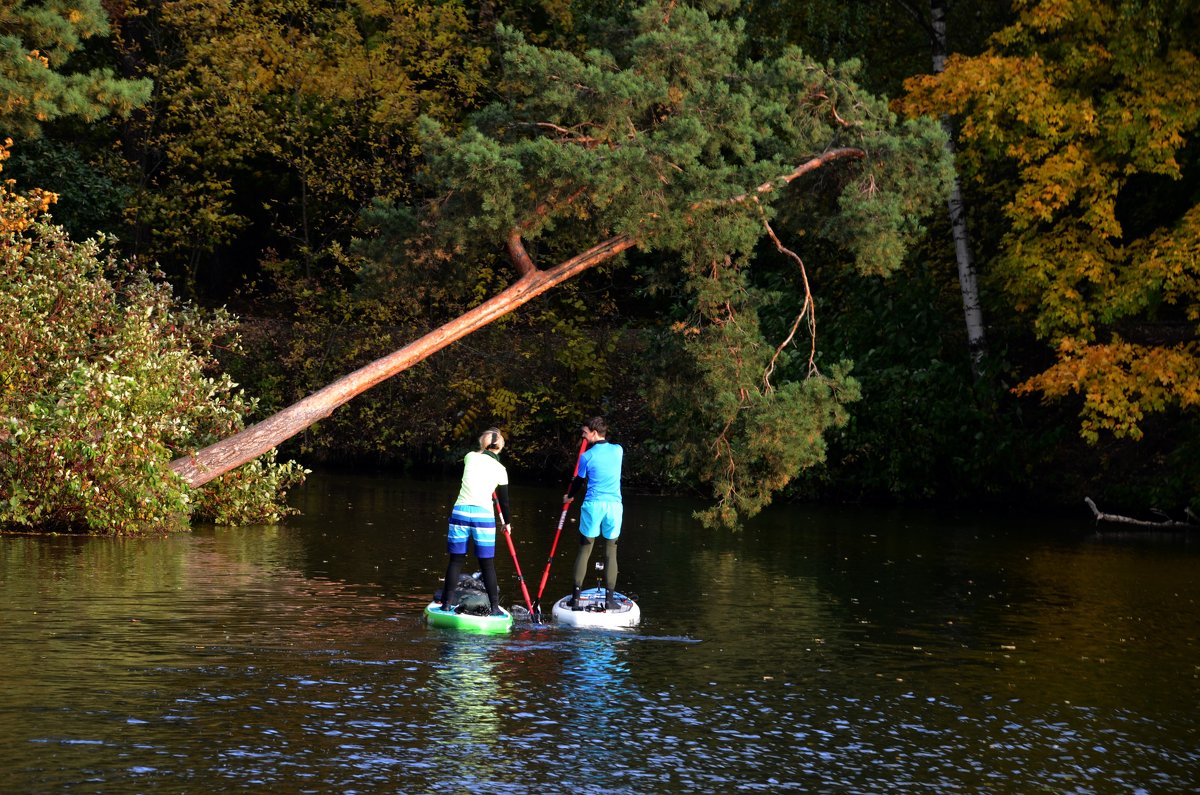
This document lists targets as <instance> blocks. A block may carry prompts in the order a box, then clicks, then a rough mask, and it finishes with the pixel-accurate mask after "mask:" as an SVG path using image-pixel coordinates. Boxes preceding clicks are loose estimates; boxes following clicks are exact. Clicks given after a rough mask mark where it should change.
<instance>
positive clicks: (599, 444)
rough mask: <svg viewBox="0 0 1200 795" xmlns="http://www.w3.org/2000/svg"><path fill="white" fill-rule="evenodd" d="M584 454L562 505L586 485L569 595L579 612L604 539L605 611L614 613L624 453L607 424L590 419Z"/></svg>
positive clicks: (598, 419) (587, 423)
mask: <svg viewBox="0 0 1200 795" xmlns="http://www.w3.org/2000/svg"><path fill="white" fill-rule="evenodd" d="M582 430H583V438H584V439H586V440H587V441H588V444H589V447H588V449H587V451H586V452H585V453H584V454H583V455H581V456H580V457H579V470H578V473H577V474H576V476H575V478H574V479H573V480H572V481H571V485H570V487H568V489H567V494H566V496H564V497H563V502H565V503H570V502H571V501H572V500H573V499H575V495H576V494H577V493H578V492H579V490H580V489H581V488H583V484H584V483H585V482H586V483H587V492H586V493H585V495H584V498H583V506H582V507H581V508H580V510H579V534H580V538H579V552H578V554H577V555H576V556H575V591H574V593H572V594H571V600H570V605H571V609H572V610H579V609H581V608H580V605H579V592H580V590H581V589H582V588H583V578H584V577H585V576H586V575H587V565H588V558H589V557H591V554H592V543H593V542H594V541H595V539H596V537H597V536H601V535H602V536H604V539H605V541H606V542H607V549H606V551H605V565H604V575H605V583H604V585H605V597H606V599H605V608H606V609H608V610H616V609H617V607H618V605H617V602H616V600H615V599H614V598H613V591H615V590H616V588H617V539H618V538H620V536H621V520H622V518H623V517H624V506H623V505H622V503H621V462H622V459H623V458H624V455H625V451H624V450H622V449H621V445H619V444H614V443H612V442H610V441H608V439H607V438H606V437H607V436H608V423H607V422H605V421H604V418H603V417H592V418H591V419H590V420H588V421H587V422H585V423H584V424H583V429H582Z"/></svg>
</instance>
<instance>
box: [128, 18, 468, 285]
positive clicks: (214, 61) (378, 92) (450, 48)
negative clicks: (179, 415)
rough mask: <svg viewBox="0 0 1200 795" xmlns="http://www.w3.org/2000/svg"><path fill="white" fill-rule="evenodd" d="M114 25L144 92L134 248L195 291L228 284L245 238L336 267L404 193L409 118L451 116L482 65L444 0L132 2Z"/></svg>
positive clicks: (281, 254) (312, 268)
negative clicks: (146, 77)
mask: <svg viewBox="0 0 1200 795" xmlns="http://www.w3.org/2000/svg"><path fill="white" fill-rule="evenodd" d="M123 25H124V28H125V30H126V32H127V33H126V41H127V47H128V49H129V51H130V53H131V56H136V57H137V58H139V59H141V60H142V61H144V62H145V63H146V69H147V71H148V73H149V74H150V75H151V77H153V79H154V81H155V89H156V90H155V99H154V102H153V103H152V105H151V108H150V113H149V115H148V117H147V119H146V122H145V126H144V129H143V132H142V142H141V147H140V148H141V150H142V154H141V162H142V164H143V166H144V169H145V172H146V189H145V190H144V192H143V193H142V194H141V196H140V197H139V198H138V203H137V206H136V213H137V223H138V225H139V228H140V229H142V230H147V231H148V232H149V235H148V236H147V240H146V242H145V244H144V249H143V251H144V253H146V254H148V255H150V256H151V257H152V258H154V259H156V260H159V261H160V262H162V263H163V266H164V267H165V268H167V269H168V272H170V273H172V275H173V276H175V277H176V280H177V281H179V282H181V283H182V284H184V286H185V287H186V288H187V289H188V290H191V291H193V292H195V291H197V290H198V289H199V287H200V286H201V285H202V284H203V283H204V282H205V281H206V278H207V277H211V276H212V275H214V274H216V275H218V276H219V277H220V278H222V279H223V280H229V281H234V280H236V278H237V276H238V275H239V274H237V273H232V274H230V273H228V272H227V271H226V270H224V269H219V270H218V264H219V263H220V262H221V261H222V259H223V258H225V257H227V256H228V251H229V249H230V248H231V247H232V246H233V245H235V244H236V243H243V241H245V242H247V243H249V244H251V245H253V246H255V248H253V249H251V252H252V254H251V256H262V257H263V258H264V259H269V260H271V261H272V266H273V268H274V270H275V271H276V272H277V273H280V274H281V277H283V278H292V277H294V276H296V275H297V274H298V275H299V276H300V277H302V278H309V277H312V276H314V275H322V274H323V272H324V271H329V270H334V269H336V267H337V262H336V259H337V256H336V255H337V250H338V247H339V245H343V244H344V243H345V242H346V240H347V239H348V237H349V230H350V228H351V227H352V225H353V223H354V221H355V219H356V217H357V214H358V213H359V212H360V211H361V210H362V209H363V208H364V207H365V206H367V205H368V204H369V202H370V201H371V200H373V199H386V198H397V197H403V196H405V195H406V193H407V190H408V180H409V178H410V176H411V172H412V168H413V165H414V163H415V161H416V159H417V157H418V156H419V148H418V146H417V143H416V140H415V136H414V131H413V126H414V124H415V121H416V119H417V117H418V116H419V115H421V114H427V115H430V116H433V117H435V118H439V119H443V120H451V119H453V118H455V117H456V116H458V115H460V114H461V112H462V108H463V107H464V106H470V105H471V104H472V103H473V102H474V101H475V96H476V95H477V94H478V93H479V92H480V91H481V90H482V89H483V75H484V73H485V71H486V69H487V66H488V63H487V58H488V51H487V49H486V48H485V47H483V46H481V45H480V44H479V43H478V42H477V41H475V39H474V33H473V28H472V26H471V21H470V20H469V18H468V16H467V10H466V8H465V6H464V4H463V3H462V2H458V1H457V0H450V1H449V2H438V3H413V2H408V1H407V0H350V2H344V3H325V2H320V1H319V0H300V1H299V2H267V3H165V4H164V3H158V2H150V1H149V0H141V1H140V2H139V1H135V2H132V3H130V4H129V5H128V7H127V8H126V9H125V16H124V17H123ZM238 259H240V260H242V268H243V272H245V271H252V270H253V269H252V268H251V267H247V265H246V263H245V259H246V257H244V256H242V257H238ZM250 264H251V265H253V263H250Z"/></svg>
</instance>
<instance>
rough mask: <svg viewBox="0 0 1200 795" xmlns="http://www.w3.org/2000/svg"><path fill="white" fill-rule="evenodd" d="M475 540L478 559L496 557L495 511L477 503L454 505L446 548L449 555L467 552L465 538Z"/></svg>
mask: <svg viewBox="0 0 1200 795" xmlns="http://www.w3.org/2000/svg"><path fill="white" fill-rule="evenodd" d="M468 538H470V539H473V540H474V541H475V556H476V557H478V558H479V559H480V560H483V559H486V558H494V557H496V512H495V511H494V510H493V509H492V508H491V507H487V508H480V507H479V506H478V505H455V506H454V510H452V511H451V512H450V529H449V531H448V533H447V534H446V549H447V550H448V551H449V552H450V554H451V555H465V554H467V539H468Z"/></svg>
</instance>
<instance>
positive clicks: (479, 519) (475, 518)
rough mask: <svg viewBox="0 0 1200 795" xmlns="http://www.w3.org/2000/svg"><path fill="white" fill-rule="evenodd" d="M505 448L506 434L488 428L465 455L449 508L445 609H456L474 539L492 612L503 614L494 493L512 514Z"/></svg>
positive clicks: (503, 512)
mask: <svg viewBox="0 0 1200 795" xmlns="http://www.w3.org/2000/svg"><path fill="white" fill-rule="evenodd" d="M503 449H504V436H503V435H501V433H500V429H499V428H488V429H487V430H486V431H484V432H483V435H482V436H480V437H479V450H478V451H472V452H470V453H467V455H466V457H465V458H464V459H463V474H462V486H461V487H460V488H459V491H458V498H457V499H456V500H455V501H454V508H453V509H452V510H451V511H450V526H449V530H448V533H447V540H446V547H447V550H448V551H449V553H450V563H449V564H448V565H447V566H446V582H445V585H444V586H443V588H442V610H443V611H447V612H453V611H454V592H455V590H456V589H457V587H458V576H459V574H461V573H462V567H463V561H465V560H466V559H467V540H468V539H471V540H473V541H474V542H475V556H476V557H477V558H479V570H480V572H482V574H483V587H484V588H485V589H486V590H487V595H488V601H489V602H491V606H492V612H491V614H492V615H493V616H501V615H504V611H503V610H501V609H500V587H499V586H498V585H497V583H496V563H495V558H496V513H495V509H493V508H492V495H493V494H495V495H496V501H497V502H499V503H500V515H501V516H505V517H507V516H509V515H510V513H509V510H508V470H506V469H505V468H504V465H503V464H501V463H500V451H501V450H503ZM503 529H504V531H505V532H511V531H512V525H511V524H508V523H506V524H505V525H504V528H503Z"/></svg>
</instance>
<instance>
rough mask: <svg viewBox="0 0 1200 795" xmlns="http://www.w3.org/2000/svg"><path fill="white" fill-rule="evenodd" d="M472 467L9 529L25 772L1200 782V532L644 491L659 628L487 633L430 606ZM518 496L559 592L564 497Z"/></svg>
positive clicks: (959, 788)
mask: <svg viewBox="0 0 1200 795" xmlns="http://www.w3.org/2000/svg"><path fill="white" fill-rule="evenodd" d="M456 488H457V484H456V483H445V482H438V483H430V482H419V481H412V480H402V479H391V478H367V477H338V476H314V477H313V478H311V479H310V480H309V482H308V484H306V485H305V486H304V487H303V488H301V489H300V490H299V491H297V492H296V494H295V495H294V501H295V503H296V504H297V506H298V507H300V508H301V509H302V510H303V511H304V515H303V516H301V517H297V518H294V519H292V520H289V521H288V522H287V523H286V524H284V525H281V526H277V527H269V528H239V529H228V528H198V529H197V530H196V531H195V532H193V533H191V534H187V535H178V536H172V537H167V538H163V539H148V540H119V539H118V540H113V539H78V538H30V537H3V538H0V604H2V605H3V608H4V612H3V614H2V617H0V639H2V641H3V656H4V659H3V662H2V663H0V672H2V673H0V677H2V680H0V681H3V687H2V689H0V749H2V751H3V764H2V765H0V792H4V793H41V792H44V793H158V792H164V793H165V792H171V793H192V792H196V793H216V792H229V791H251V792H270V793H306V792H312V793H375V792H383V793H527V792H537V793H564V794H568V793H570V794H577V793H734V792H817V793H883V792H893V791H902V792H930V793H933V792H937V793H941V792H970V793H974V792H997V793H1008V792H1011V793H1031V792H1055V793H1114V792H1117V793H1119V792H1129V793H1165V792H1193V791H1195V790H1196V789H1197V786H1198V785H1200V742H1198V741H1200V713H1198V711H1197V707H1198V705H1200V640H1198V638H1200V578H1198V577H1197V572H1198V570H1200V569H1198V567H1200V550H1198V547H1197V537H1195V536H1192V537H1188V536H1169V535H1158V536H1143V537H1137V536H1124V537H1096V536H1094V535H1093V534H1091V532H1090V530H1091V526H1090V520H1089V519H1088V517H1087V516H1086V514H1087V509H1086V507H1085V506H1083V505H1082V504H1081V506H1080V509H1081V510H1080V518H1079V520H1078V521H1073V520H1072V521H1062V520H1049V519H1039V518H1038V517H1036V516H1033V517H1024V518H1023V519H1022V520H1021V521H1019V522H1018V521H1016V520H1014V519H1012V518H1011V517H1009V518H1004V519H1002V518H988V517H977V516H976V517H971V516H963V515H957V514H951V513H945V514H937V513H918V512H914V511H909V510H904V511H877V510H866V509H861V508H811V507H796V506H776V507H774V508H772V509H771V510H769V511H768V512H767V513H766V514H764V515H763V516H762V517H760V518H758V519H757V520H755V521H754V522H752V523H750V524H749V525H748V526H747V527H746V528H745V529H744V530H743V531H742V532H740V533H738V534H729V533H723V532H709V531H705V530H703V529H701V528H700V527H699V525H698V524H697V523H695V522H694V521H693V520H692V518H691V513H692V511H693V510H695V509H696V508H697V507H698V505H697V504H695V503H693V502H691V501H688V500H678V499H658V498H649V497H629V498H627V504H626V530H625V534H624V536H623V540H622V543H621V559H620V565H621V581H620V589H621V590H622V591H625V592H627V593H630V594H632V595H636V597H637V598H638V600H639V604H640V605H641V608H642V615H643V622H642V625H641V626H640V627H639V628H637V629H635V630H630V631H624V632H602V631H583V630H571V629H567V628H561V627H556V626H554V625H552V624H550V625H542V626H535V625H533V624H531V623H529V622H522V623H518V625H517V626H516V628H515V629H514V631H513V632H512V634H511V635H507V636H479V635H467V634H461V633H455V632H453V631H449V630H437V629H430V628H427V627H425V626H424V625H423V624H422V623H421V621H420V612H421V609H422V607H423V606H424V605H425V604H426V603H427V602H428V601H429V599H430V598H431V596H432V593H433V591H434V590H435V589H436V588H437V587H438V584H439V579H440V577H441V574H442V572H443V571H444V568H445V553H444V532H445V517H446V514H447V513H448V509H449V503H450V501H451V500H452V499H453V496H454V493H455V491H456ZM513 495H514V499H513V513H514V517H513V520H514V530H515V536H516V540H517V543H518V557H519V560H520V563H521V565H522V569H523V572H524V575H525V580H526V582H527V583H528V584H529V586H530V589H531V590H532V591H533V592H534V593H535V594H536V591H537V584H538V582H539V581H540V578H541V574H542V571H543V569H544V568H545V565H546V561H547V555H548V551H549V547H550V541H551V539H552V537H553V530H554V525H555V522H556V521H557V518H558V510H559V507H560V503H559V499H560V497H561V492H560V491H555V490H553V489H532V488H522V487H519V486H517V487H514V489H513ZM572 518H574V512H573V516H572ZM574 526H575V525H574V522H572V523H571V524H569V525H568V527H567V529H566V531H564V535H563V541H562V542H561V543H560V546H559V551H558V555H557V556H556V559H555V561H554V562H553V565H552V567H551V572H550V580H549V585H548V587H547V589H546V593H545V595H544V598H543V602H544V603H545V604H546V605H547V607H548V605H549V604H550V602H551V600H552V599H555V598H558V597H560V596H562V595H563V594H565V593H567V592H568V590H569V587H570V576H571V568H572V561H573V557H574V550H575V540H576V537H577V534H576V532H575V530H574V529H573V528H574ZM471 560H473V559H469V562H470V561H471ZM497 561H498V563H497V568H498V570H499V574H500V582H501V590H502V596H503V599H502V601H503V602H504V603H505V604H506V605H516V604H521V603H522V602H523V599H522V597H521V592H520V588H519V584H518V582H517V580H516V577H515V574H514V571H513V566H512V563H511V558H510V557H509V555H508V554H507V550H506V548H504V547H503V545H502V546H501V548H500V549H499V556H498V558H497ZM546 612H547V613H548V612H549V611H548V610H547V611H546Z"/></svg>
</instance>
